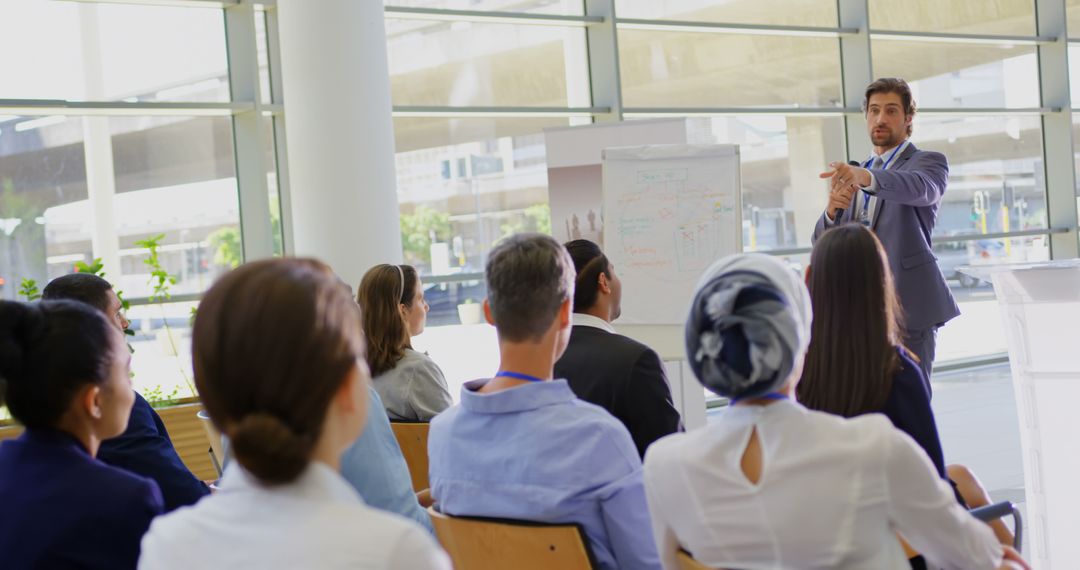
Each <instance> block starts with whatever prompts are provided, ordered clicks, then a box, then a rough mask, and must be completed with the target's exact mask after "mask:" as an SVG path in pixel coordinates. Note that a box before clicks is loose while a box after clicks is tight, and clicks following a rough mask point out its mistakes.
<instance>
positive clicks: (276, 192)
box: [263, 117, 285, 257]
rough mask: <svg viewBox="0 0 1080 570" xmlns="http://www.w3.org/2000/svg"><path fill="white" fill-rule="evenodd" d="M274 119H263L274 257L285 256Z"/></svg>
mask: <svg viewBox="0 0 1080 570" xmlns="http://www.w3.org/2000/svg"><path fill="white" fill-rule="evenodd" d="M277 120H280V119H274V118H271V117H266V118H264V119H263V121H264V124H263V129H264V130H263V135H264V137H265V138H264V139H263V148H264V149H265V152H266V189H267V191H268V192H269V193H270V231H271V233H272V234H273V239H274V255H275V256H278V257H281V256H283V255H285V242H284V239H285V236H284V233H283V231H284V230H283V226H282V223H281V188H280V186H278V171H277V148H276V147H275V145H274V140H275V134H274V124H275V121H277Z"/></svg>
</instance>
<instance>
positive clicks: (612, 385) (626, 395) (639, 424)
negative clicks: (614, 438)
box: [555, 240, 683, 457]
mask: <svg viewBox="0 0 1080 570" xmlns="http://www.w3.org/2000/svg"><path fill="white" fill-rule="evenodd" d="M566 249H567V251H569V252H570V257H571V258H572V259H573V260H574V268H575V269H576V270H577V283H576V285H575V289H574V327H573V329H572V330H571V331H570V343H569V344H568V345H567V347H566V352H564V353H563V355H562V358H560V359H559V361H558V362H556V363H555V377H556V378H565V379H566V380H567V381H568V382H569V383H570V389H571V390H573V391H574V394H576V395H577V397H579V398H581V399H582V400H585V401H587V402H591V403H593V404H596V405H598V406H601V407H602V408H604V409H606V410H607V411H608V412H610V413H611V415H613V416H615V417H616V418H617V419H618V420H619V421H621V422H622V423H623V425H625V426H626V429H627V430H629V431H630V436H631V437H633V439H634V444H635V445H636V446H637V449H638V453H639V454H641V456H642V457H644V456H645V449H646V448H648V447H649V444H651V443H652V442H654V441H656V440H657V439H660V438H661V437H663V436H665V435H667V434H669V433H673V432H676V431H682V429H683V427H682V419H681V418H680V417H679V412H678V411H676V410H675V405H674V404H673V403H672V401H671V389H670V387H669V386H668V381H667V377H666V376H665V375H664V367H663V365H662V364H661V363H660V357H659V356H657V354H656V352H655V351H653V350H652V349H651V348H649V347H647V346H645V345H644V344H641V343H640V342H637V341H636V340H633V339H631V338H627V337H625V336H622V335H620V334H618V333H616V332H615V329H613V328H612V327H611V321H614V320H615V319H617V318H618V317H619V313H620V311H621V307H620V304H619V303H620V300H621V296H622V283H621V282H620V281H619V278H618V277H616V275H615V271H614V268H613V267H612V265H611V263H610V262H608V259H607V257H605V256H604V254H603V252H601V251H600V247H599V246H597V245H596V244H595V243H593V242H591V241H588V240H574V241H571V242H569V243H567V244H566Z"/></svg>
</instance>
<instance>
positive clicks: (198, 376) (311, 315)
mask: <svg viewBox="0 0 1080 570" xmlns="http://www.w3.org/2000/svg"><path fill="white" fill-rule="evenodd" d="M360 322H361V315H360V307H359V306H358V305H357V304H356V302H354V301H353V299H352V295H351V293H350V292H349V288H348V286H347V285H345V284H344V283H342V281H341V280H340V279H338V278H337V276H335V275H334V273H333V272H332V271H331V270H330V268H329V267H327V266H326V265H325V264H323V263H322V262H320V261H316V260H314V259H292V258H290V259H266V260H260V261H254V262H251V263H247V264H244V265H241V266H240V267H238V268H237V269H234V270H233V271H231V272H230V273H227V274H226V275H225V276H224V277H222V278H221V279H220V280H218V282H217V283H215V284H214V286H213V287H211V288H210V290H209V291H207V292H206V295H205V297H203V300H202V302H201V303H199V312H198V314H197V315H196V316H195V327H194V330H193V332H192V360H193V361H194V365H195V385H196V387H197V388H198V389H199V394H200V397H201V398H202V401H203V405H204V406H206V411H207V413H208V414H209V415H210V418H211V419H212V421H213V422H214V425H215V426H217V428H218V429H219V430H220V431H221V432H222V433H223V434H225V435H227V436H228V437H229V439H230V441H231V442H232V449H233V452H234V453H235V454H236V460H237V461H238V462H239V463H240V465H242V466H243V467H244V469H246V470H248V472H250V473H252V474H253V475H254V476H255V477H256V478H257V479H258V480H259V481H260V482H262V483H263V484H265V485H276V484H282V483H288V482H290V481H294V480H296V478H297V477H299V476H300V473H302V472H303V470H304V469H305V468H306V467H307V465H308V463H309V462H310V460H311V454H312V452H313V450H314V447H315V445H316V443H317V442H318V440H319V438H320V436H321V435H322V428H323V423H324V422H325V420H326V412H327V409H328V408H329V407H330V402H331V401H332V399H333V397H334V394H335V393H337V391H338V390H339V389H340V388H341V385H342V382H343V380H344V379H345V377H346V375H347V374H348V373H349V371H350V370H352V369H353V368H354V367H355V366H357V362H358V361H359V360H362V359H363V358H364V334H363V331H362V329H361V324H360ZM371 413H382V410H378V411H375V410H373V411H372V412H371Z"/></svg>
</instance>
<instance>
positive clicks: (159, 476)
mask: <svg viewBox="0 0 1080 570" xmlns="http://www.w3.org/2000/svg"><path fill="white" fill-rule="evenodd" d="M97 458H98V459H100V460H101V461H104V462H105V463H108V464H109V465H112V466H114V467H119V468H121V469H124V470H126V471H130V472H132V473H135V474H137V475H142V476H143V477H149V478H151V479H153V480H154V481H156V482H157V484H158V487H160V488H161V495H162V497H164V499H165V511H166V512H168V511H171V510H173V509H176V508H178V507H183V506H186V505H191V504H194V503H195V501H198V500H199V499H201V498H202V497H203V496H205V495H209V494H210V489H209V488H208V487H207V486H206V485H204V484H203V482H202V481H199V480H198V479H197V478H196V477H195V476H194V475H192V474H191V471H188V468H187V466H185V465H184V462H183V461H181V460H180V456H179V455H177V454H176V448H174V447H173V444H172V440H171V439H169V432H168V431H166V429H165V424H164V423H162V421H161V417H160V416H158V415H157V412H155V411H154V409H153V408H152V407H150V404H149V402H147V401H146V399H145V398H143V397H142V396H141V395H139V393H138V392H136V393H135V405H134V406H132V407H131V418H130V419H129V420H128V427H127V430H125V431H124V433H123V434H121V435H119V436H117V437H114V438H112V439H108V440H105V441H103V442H102V443H101V448H100V449H99V450H98V454H97Z"/></svg>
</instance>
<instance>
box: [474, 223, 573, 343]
mask: <svg viewBox="0 0 1080 570" xmlns="http://www.w3.org/2000/svg"><path fill="white" fill-rule="evenodd" d="M484 274H485V278H486V280H487V294H488V300H487V304H488V307H489V309H490V316H491V321H492V323H493V324H494V325H495V328H496V330H498V333H499V339H500V340H504V341H509V342H515V343H521V342H538V341H540V340H541V339H542V338H543V337H544V335H545V334H546V333H547V332H548V331H549V330H550V329H551V326H552V323H553V322H554V321H555V318H556V317H557V316H558V315H559V311H560V310H561V308H562V306H563V305H564V304H565V303H567V301H569V300H570V299H571V298H572V297H573V295H574V265H573V262H572V261H571V260H570V255H569V254H567V253H566V248H564V247H563V246H562V245H560V244H559V242H557V241H555V240H554V239H553V238H551V237H550V236H546V235H543V234H531V233H521V234H515V235H512V236H510V237H508V238H506V239H504V240H503V241H502V242H500V243H499V245H497V246H495V248H494V249H492V250H491V252H490V253H489V254H488V259H487V265H486V267H485V270H484Z"/></svg>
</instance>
